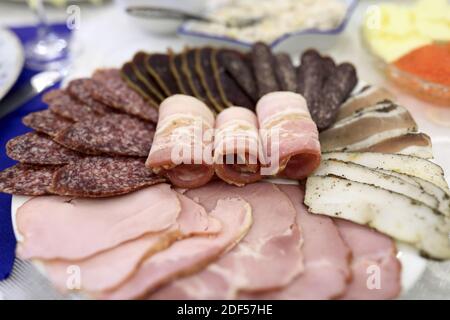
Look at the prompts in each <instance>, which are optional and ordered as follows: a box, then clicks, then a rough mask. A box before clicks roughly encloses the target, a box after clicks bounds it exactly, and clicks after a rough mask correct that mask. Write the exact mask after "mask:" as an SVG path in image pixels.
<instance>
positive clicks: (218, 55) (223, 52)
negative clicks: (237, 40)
mask: <svg viewBox="0 0 450 320" xmlns="http://www.w3.org/2000/svg"><path fill="white" fill-rule="evenodd" d="M228 51H229V50H227V49H218V50H215V51H214V52H213V54H212V66H213V70H214V78H215V79H216V83H217V87H218V89H219V92H220V95H221V97H222V100H223V101H224V103H225V105H226V106H228V107H230V106H240V107H244V108H248V109H252V110H254V109H255V103H254V101H253V100H252V98H251V97H250V96H248V95H247V94H246V93H245V91H244V90H243V89H242V88H241V87H240V86H239V85H238V83H237V82H236V81H235V80H234V79H233V78H232V77H231V75H230V74H229V73H228V72H227V70H226V68H225V64H226V60H227V52H228Z"/></svg>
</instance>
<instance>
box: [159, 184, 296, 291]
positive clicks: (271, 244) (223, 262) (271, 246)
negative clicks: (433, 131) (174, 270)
mask: <svg viewBox="0 0 450 320" xmlns="http://www.w3.org/2000/svg"><path fill="white" fill-rule="evenodd" d="M186 195H187V196H188V197H191V198H192V199H194V200H198V201H199V202H200V203H201V204H202V205H203V206H204V207H205V208H206V209H207V210H208V209H211V208H213V207H214V206H215V205H216V203H217V201H218V200H220V199H223V198H226V197H236V196H238V197H241V198H243V199H245V200H246V201H247V202H248V203H250V205H251V207H252V212H253V225H252V228H251V229H250V231H249V233H248V234H247V235H246V236H245V238H244V239H242V240H241V242H239V244H238V245H237V246H236V247H234V248H233V250H231V251H229V252H228V253H227V254H225V255H224V256H222V257H221V258H220V259H219V260H217V261H216V262H214V263H212V264H210V265H209V266H208V267H207V268H206V269H204V270H203V271H201V272H200V273H197V274H195V275H192V276H190V277H186V278H183V279H179V280H177V281H175V282H173V283H172V284H170V285H169V286H167V287H165V288H163V289H162V290H161V291H160V292H159V293H158V294H157V296H158V298H161V299H162V298H164V299H168V298H171V299H236V298H237V297H238V294H239V293H240V292H260V291H265V290H271V289H277V288H282V287H284V286H285V285H287V284H289V283H290V282H291V281H292V280H293V279H295V278H296V277H297V276H298V275H299V274H300V273H301V272H302V271H303V256H302V252H301V244H302V240H301V239H302V238H301V235H300V231H299V229H298V227H297V224H296V212H295V209H294V207H293V206H292V203H291V202H290V201H289V198H288V197H287V196H286V195H285V194H284V193H283V192H281V191H280V190H279V189H278V188H277V187H276V186H275V185H273V184H270V183H264V182H257V183H254V184H249V185H246V186H244V187H242V188H238V187H234V186H230V185H227V184H225V183H223V182H214V183H210V184H208V185H207V186H204V187H202V188H199V189H193V190H189V191H188V192H186Z"/></svg>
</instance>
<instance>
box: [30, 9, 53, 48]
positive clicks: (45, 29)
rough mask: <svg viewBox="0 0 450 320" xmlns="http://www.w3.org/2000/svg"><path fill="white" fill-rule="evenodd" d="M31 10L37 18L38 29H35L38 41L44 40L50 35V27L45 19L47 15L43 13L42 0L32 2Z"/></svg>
mask: <svg viewBox="0 0 450 320" xmlns="http://www.w3.org/2000/svg"><path fill="white" fill-rule="evenodd" d="M33 2H34V3H33V6H32V9H33V11H34V13H35V15H36V17H37V18H38V20H39V21H38V28H37V36H38V39H39V40H44V39H46V38H47V37H48V36H49V35H50V33H51V30H50V26H49V23H48V19H47V14H46V13H45V7H44V1H43V0H34V1H33Z"/></svg>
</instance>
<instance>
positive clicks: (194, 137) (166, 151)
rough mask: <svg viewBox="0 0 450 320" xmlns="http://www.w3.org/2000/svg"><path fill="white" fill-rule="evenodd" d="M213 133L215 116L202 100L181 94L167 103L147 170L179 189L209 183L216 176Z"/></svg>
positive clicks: (162, 106) (162, 107) (164, 105)
mask: <svg viewBox="0 0 450 320" xmlns="http://www.w3.org/2000/svg"><path fill="white" fill-rule="evenodd" d="M212 129H214V115H213V113H212V112H211V110H209V108H208V107H207V106H206V105H205V104H204V103H203V102H201V101H200V100H198V99H196V98H194V97H190V96H186V95H181V94H177V95H173V96H171V97H169V98H167V99H165V100H164V101H163V102H162V103H161V105H160V107H159V119H158V125H157V128H156V133H155V137H154V139H153V144H152V148H151V150H150V154H149V156H148V158H147V162H146V166H147V167H148V168H150V169H152V170H153V172H155V173H162V174H164V175H166V176H167V178H168V179H169V180H170V181H171V182H172V184H173V185H175V186H177V187H180V188H196V187H199V186H202V185H204V184H206V183H208V181H210V180H211V178H212V176H213V175H214V166H213V165H212V142H213V132H212ZM208 130H209V131H208ZM205 133H206V134H205ZM208 133H209V134H208Z"/></svg>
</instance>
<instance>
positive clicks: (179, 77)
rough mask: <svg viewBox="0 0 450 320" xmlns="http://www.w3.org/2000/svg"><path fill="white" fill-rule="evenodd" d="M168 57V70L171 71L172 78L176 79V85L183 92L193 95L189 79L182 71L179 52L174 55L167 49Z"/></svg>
mask: <svg viewBox="0 0 450 320" xmlns="http://www.w3.org/2000/svg"><path fill="white" fill-rule="evenodd" d="M168 54H169V58H170V71H171V72H172V74H173V76H174V78H175V79H176V81H177V84H178V87H179V88H180V91H181V92H182V93H183V94H187V95H190V96H192V95H194V93H193V92H192V90H191V87H190V85H189V79H188V78H187V77H186V75H185V74H184V73H183V69H182V65H183V60H182V56H181V55H180V54H177V55H175V54H174V53H173V52H172V51H171V50H169V53H168Z"/></svg>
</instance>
